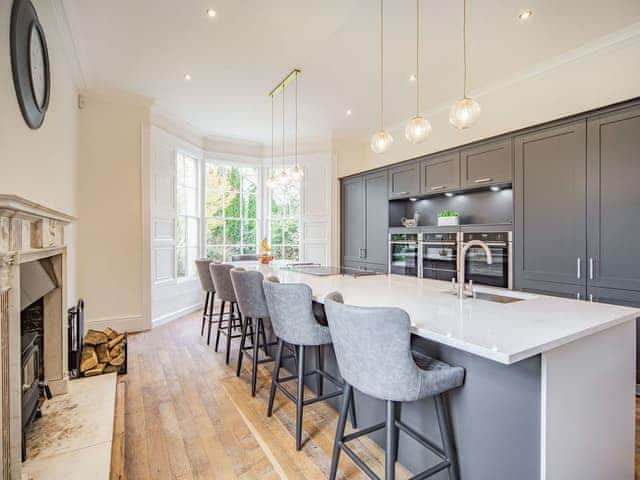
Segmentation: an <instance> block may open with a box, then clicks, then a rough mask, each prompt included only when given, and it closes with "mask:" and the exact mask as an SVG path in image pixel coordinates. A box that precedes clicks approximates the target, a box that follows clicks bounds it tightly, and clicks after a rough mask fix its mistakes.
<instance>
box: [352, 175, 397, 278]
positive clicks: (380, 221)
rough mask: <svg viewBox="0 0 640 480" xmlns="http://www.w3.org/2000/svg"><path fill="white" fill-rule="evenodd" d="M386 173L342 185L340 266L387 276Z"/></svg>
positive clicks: (387, 223) (364, 176) (358, 177)
mask: <svg viewBox="0 0 640 480" xmlns="http://www.w3.org/2000/svg"><path fill="white" fill-rule="evenodd" d="M388 181H389V180H388V176H387V171H386V170H382V171H378V172H373V173H369V174H366V175H359V176H357V177H350V178H348V179H345V180H344V181H343V182H342V264H343V265H344V266H346V267H354V268H365V269H369V270H375V271H382V272H386V270H387V255H388V253H387V251H388V250H387V249H388V243H387V232H388V226H389V214H388V210H389V202H388Z"/></svg>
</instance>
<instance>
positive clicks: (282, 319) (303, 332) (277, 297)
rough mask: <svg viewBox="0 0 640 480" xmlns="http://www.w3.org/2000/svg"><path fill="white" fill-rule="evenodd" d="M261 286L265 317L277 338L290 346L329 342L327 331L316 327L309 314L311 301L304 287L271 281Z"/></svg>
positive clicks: (307, 287) (309, 294) (267, 280)
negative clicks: (264, 302)
mask: <svg viewBox="0 0 640 480" xmlns="http://www.w3.org/2000/svg"><path fill="white" fill-rule="evenodd" d="M263 285H264V296H265V298H266V300H267V307H268V308H269V318H270V319H271V325H273V331H274V333H275V334H276V336H277V337H278V338H281V339H282V340H284V341H285V342H287V343H290V344H292V345H323V344H326V343H329V341H330V336H329V331H328V328H327V327H323V326H322V325H320V324H319V323H318V322H317V321H316V318H315V317H314V315H313V307H312V302H313V300H312V295H311V288H310V287H309V286H308V285H305V284H302V283H279V282H277V281H276V282H274V281H273V279H272V278H268V279H266V280H265V281H264V283H263ZM328 339H329V341H327V340H328Z"/></svg>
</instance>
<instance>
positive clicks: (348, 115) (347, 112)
mask: <svg viewBox="0 0 640 480" xmlns="http://www.w3.org/2000/svg"><path fill="white" fill-rule="evenodd" d="M344 113H345V115H346V116H347V117H350V116H351V114H353V112H352V111H351V109H350V108H349V109H347V111H346V112H344Z"/></svg>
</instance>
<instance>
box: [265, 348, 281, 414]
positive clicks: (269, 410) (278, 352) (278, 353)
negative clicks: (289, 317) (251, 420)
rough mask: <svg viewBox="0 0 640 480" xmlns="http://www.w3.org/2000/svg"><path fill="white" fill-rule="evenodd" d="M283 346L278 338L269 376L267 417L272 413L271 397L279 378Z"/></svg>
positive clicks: (274, 392) (273, 394)
mask: <svg viewBox="0 0 640 480" xmlns="http://www.w3.org/2000/svg"><path fill="white" fill-rule="evenodd" d="M283 348H284V342H283V341H282V339H281V338H279V339H278V347H277V350H276V361H275V363H274V364H273V376H272V377H271V390H270V391H269V406H268V407H267V417H270V416H271V415H272V414H273V399H274V398H275V396H276V384H277V383H278V379H279V378H280V363H282V350H283Z"/></svg>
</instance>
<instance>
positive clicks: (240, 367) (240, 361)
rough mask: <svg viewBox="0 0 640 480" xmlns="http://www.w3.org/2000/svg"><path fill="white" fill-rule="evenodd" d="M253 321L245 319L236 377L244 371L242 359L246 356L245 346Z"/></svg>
mask: <svg viewBox="0 0 640 480" xmlns="http://www.w3.org/2000/svg"><path fill="white" fill-rule="evenodd" d="M250 321H251V319H250V318H249V317H245V319H244V323H243V324H242V337H240V350H239V351H238V365H237V367H236V377H239V376H240V371H241V370H242V357H243V354H244V345H245V341H246V338H247V327H248V325H249V322H250Z"/></svg>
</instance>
